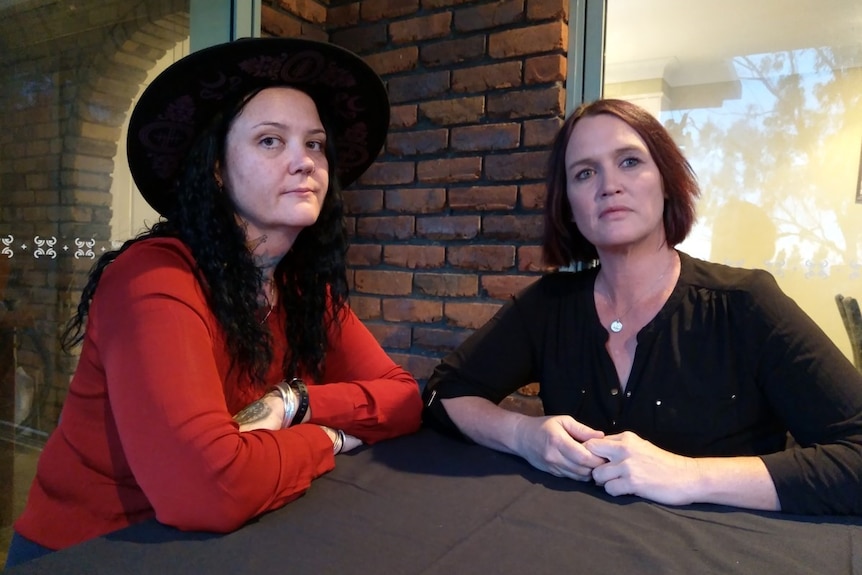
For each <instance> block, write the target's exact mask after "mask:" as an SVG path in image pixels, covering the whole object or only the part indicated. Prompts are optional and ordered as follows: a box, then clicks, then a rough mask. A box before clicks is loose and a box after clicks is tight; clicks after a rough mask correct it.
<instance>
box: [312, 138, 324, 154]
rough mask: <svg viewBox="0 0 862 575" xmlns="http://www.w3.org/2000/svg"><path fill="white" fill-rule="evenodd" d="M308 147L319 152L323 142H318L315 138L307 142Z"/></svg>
mask: <svg viewBox="0 0 862 575" xmlns="http://www.w3.org/2000/svg"><path fill="white" fill-rule="evenodd" d="M308 149H309V150H314V151H315V152H320V151H321V150H323V142H318V141H317V140H315V141H312V142H308Z"/></svg>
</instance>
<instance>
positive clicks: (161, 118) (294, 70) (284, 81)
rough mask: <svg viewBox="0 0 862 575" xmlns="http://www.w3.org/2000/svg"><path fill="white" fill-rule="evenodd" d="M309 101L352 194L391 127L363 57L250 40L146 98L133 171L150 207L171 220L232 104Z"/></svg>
mask: <svg viewBox="0 0 862 575" xmlns="http://www.w3.org/2000/svg"><path fill="white" fill-rule="evenodd" d="M271 86H290V87H294V88H297V89H299V90H302V91H303V92H305V93H307V94H308V95H309V96H311V98H312V99H313V100H314V101H315V103H316V104H317V107H318V110H320V111H321V113H322V114H323V115H325V116H326V117H327V119H328V120H329V123H331V124H332V125H331V127H330V128H331V131H332V132H333V133H332V134H330V136H331V137H333V139H334V141H335V148H336V151H337V169H336V173H337V175H338V179H339V182H340V183H341V185H342V186H343V187H346V186H348V185H349V184H350V183H352V182H353V181H355V180H356V179H357V178H358V177H359V176H361V175H362V173H363V172H365V170H366V169H368V167H369V166H370V165H371V164H372V163H373V162H374V160H375V158H376V157H377V154H378V153H379V152H380V149H381V148H382V147H383V143H384V141H385V140H386V132H387V130H388V127H389V98H388V95H387V93H386V88H385V86H384V85H383V82H382V80H381V79H380V77H379V76H378V75H377V74H376V73H375V72H374V71H373V70H372V69H371V67H370V66H368V64H366V63H365V62H364V61H363V60H362V59H361V58H360V57H359V56H357V55H356V54H354V53H353V52H350V51H348V50H345V49H344V48H341V47H339V46H336V45H334V44H327V43H324V42H316V41H312V40H305V39H300V38H246V39H242V40H236V41H234V42H230V43H227V44H219V45H217V46H212V47H209V48H204V49H202V50H199V51H197V52H193V53H191V54H189V55H188V56H185V57H184V58H182V59H180V60H178V61H176V62H174V63H173V64H171V65H170V66H169V67H168V68H167V69H165V71H163V72H162V73H161V74H159V75H158V76H157V77H156V78H155V79H154V80H153V81H152V82H151V83H150V85H149V86H148V87H147V88H146V90H144V92H143V94H142V95H141V97H140V99H139V100H138V103H137V105H136V106H135V108H134V110H133V111H132V115H131V118H130V119H129V133H128V140H127V151H128V158H129V168H130V170H131V173H132V177H133V178H134V180H135V184H136V185H137V186H138V189H139V190H140V192H141V194H142V195H143V196H144V199H145V200H146V201H147V203H149V204H150V205H151V206H152V207H153V208H154V209H155V210H156V211H157V212H159V213H160V214H163V215H165V214H166V213H168V212H169V211H170V209H171V207H172V205H173V203H174V201H175V199H174V198H175V185H176V180H177V176H178V175H179V171H180V169H181V167H182V165H183V162H184V161H185V158H186V156H187V154H188V152H189V149H190V148H191V145H192V143H193V142H194V141H195V139H196V138H197V136H198V134H200V132H201V131H202V129H203V128H204V127H205V126H206V125H207V124H208V123H209V122H210V121H211V120H212V118H213V117H214V116H215V114H216V113H217V112H218V111H219V110H220V109H221V107H222V106H223V105H224V104H225V102H226V101H227V100H229V99H230V98H234V97H237V96H239V95H242V94H246V93H248V92H250V91H252V90H254V89H260V88H267V87H271Z"/></svg>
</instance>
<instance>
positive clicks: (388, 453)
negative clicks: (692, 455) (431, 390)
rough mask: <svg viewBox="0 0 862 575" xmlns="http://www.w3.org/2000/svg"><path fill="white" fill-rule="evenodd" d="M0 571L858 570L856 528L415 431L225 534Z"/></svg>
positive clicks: (173, 535)
mask: <svg viewBox="0 0 862 575" xmlns="http://www.w3.org/2000/svg"><path fill="white" fill-rule="evenodd" d="M8 573H9V574H10V575H12V574H16V575H17V574H26V573H30V574H34V573H88V574H99V573H106V574H108V573H110V574H112V575H114V574H116V573H147V574H158V575H169V574H172V573H178V574H179V573H182V574H188V573H206V574H220V573H231V574H234V573H253V574H255V575H265V574H269V573H273V574H280V575H281V574H290V573H315V574H329V573H332V574H352V573H362V574H364V573H380V574H385V575H400V574H405V575H407V574H417V575H418V574H422V575H435V574H440V575H444V574H445V575H452V574H461V573H471V574H473V573H475V574H513V575H514V574H517V575H522V574H524V573H554V574H557V573H613V574H615V575H619V574H630V573H650V574H652V573H663V574H664V573H670V574H674V573H685V574H687V575H688V574H703V573H752V574H757V575H764V574H770V573H781V574H788V575H789V574H798V573H811V574H817V575H830V574H833V573H834V574H838V573H842V574H843V573H859V574H862V518H856V517H849V518H848V517H801V516H791V515H782V514H780V513H768V512H750V511H743V510H739V509H734V508H730V507H721V506H712V505H693V506H687V507H667V506H663V505H658V504H655V503H649V502H646V501H644V500H641V499H639V498H636V497H619V498H613V497H610V496H608V495H606V494H605V493H604V491H602V490H601V489H600V488H598V487H596V486H595V485H592V484H583V483H578V482H574V481H570V480H566V479H560V478H556V477H553V476H551V475H548V474H545V473H542V472H540V471H538V470H536V469H533V468H532V467H530V466H529V464H527V463H526V462H524V461H523V460H521V459H519V458H516V457H513V456H510V455H506V454H501V453H497V452H494V451H491V450H489V449H485V448H483V447H479V446H476V445H468V444H466V443H463V442H460V441H456V440H453V439H450V438H447V437H444V436H442V435H439V434H437V433H436V432H435V431H431V430H422V431H420V432H419V433H417V434H415V435H411V436H408V437H402V438H399V439H394V440H390V441H387V442H383V443H380V444H378V445H375V446H373V447H366V448H362V449H361V450H358V451H356V452H353V453H349V454H342V455H339V456H338V457H337V459H336V469H335V470H334V471H332V472H331V473H329V474H328V475H326V476H324V477H322V478H320V479H318V480H317V481H315V482H314V483H313V485H312V487H311V489H310V490H309V491H308V493H306V495H305V496H304V497H302V498H300V499H298V500H296V501H294V502H292V503H290V504H288V505H287V506H285V507H284V508H282V509H280V510H277V511H274V512H271V513H268V514H266V515H264V516H262V517H260V518H258V519H256V520H254V521H252V522H251V523H249V524H247V525H246V526H244V527H243V528H242V529H240V530H238V531H236V532H234V533H231V534H228V535H213V534H206V533H184V532H180V531H177V530H175V529H172V528H169V527H165V526H163V525H160V524H158V523H157V522H155V521H149V522H146V523H142V524H139V525H135V526H132V527H130V528H127V529H124V530H121V531H118V532H115V533H113V534H109V535H107V536H105V537H102V538H99V539H96V540H93V541H89V542H86V543H83V544H81V545H78V546H75V547H73V548H70V549H67V550H65V551H62V552H59V553H56V554H53V555H49V556H47V557H43V558H41V559H38V560H36V561H33V562H31V563H28V564H24V565H20V566H18V567H17V568H15V569H10V570H9V571H8Z"/></svg>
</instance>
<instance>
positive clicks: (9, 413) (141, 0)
mask: <svg viewBox="0 0 862 575" xmlns="http://www.w3.org/2000/svg"><path fill="white" fill-rule="evenodd" d="M188 11H189V2H188V0H131V1H128V0H127V1H124V2H120V1H110V0H106V1H102V2H68V1H64V0H6V1H4V2H0V104H2V109H3V114H0V564H2V562H3V561H4V559H5V550H6V547H7V544H8V536H9V534H10V532H11V528H10V525H11V521H12V519H13V518H14V517H15V516H17V514H18V513H20V510H21V506H22V504H23V499H24V497H25V494H26V491H27V488H28V486H29V482H30V478H31V477H32V473H33V471H34V465H35V456H34V454H37V453H38V450H39V448H40V446H41V443H42V442H43V441H44V439H45V437H47V434H48V433H50V432H51V431H52V430H53V429H54V427H55V425H56V422H57V420H58V418H59V417H60V409H61V406H62V403H63V399H64V398H65V395H66V391H67V389H68V382H69V378H70V377H71V374H72V373H73V371H74V367H75V363H76V361H77V359H76V358H75V357H70V356H68V355H66V354H65V353H63V352H62V351H61V350H60V349H59V339H58V334H59V333H60V331H61V329H62V326H63V324H64V323H65V322H66V320H67V318H68V317H69V316H70V312H71V311H72V309H73V308H74V306H76V305H77V302H78V300H79V299H80V292H79V289H80V286H83V285H84V278H85V275H86V272H87V271H88V270H89V268H90V266H91V265H92V264H93V261H94V259H95V258H96V257H98V255H100V254H101V253H102V251H104V250H106V249H109V248H110V239H111V237H112V235H111V227H112V218H113V215H112V203H113V201H112V192H111V185H112V181H114V180H118V179H122V178H121V175H122V173H123V172H125V171H126V170H127V167H126V164H125V161H122V162H120V161H119V160H115V155H116V154H117V150H118V149H120V148H121V147H123V146H124V142H122V141H121V132H122V126H123V124H124V123H125V121H126V119H127V116H128V113H129V110H130V109H131V107H132V100H133V98H134V97H135V96H136V94H137V93H138V92H139V88H140V85H141V84H142V83H143V82H145V81H146V78H147V74H148V72H149V70H150V69H152V68H153V67H154V66H155V65H156V62H157V61H159V59H161V58H163V57H164V56H165V55H166V54H171V53H172V51H174V50H175V47H176V46H177V44H178V43H180V42H182V41H183V40H185V39H186V38H187V37H188V33H189V31H188V29H189V25H188ZM127 193H128V192H127Z"/></svg>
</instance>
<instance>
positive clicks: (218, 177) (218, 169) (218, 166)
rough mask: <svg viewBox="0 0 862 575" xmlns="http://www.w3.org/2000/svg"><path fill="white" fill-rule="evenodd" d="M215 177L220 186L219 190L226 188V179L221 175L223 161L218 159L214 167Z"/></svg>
mask: <svg viewBox="0 0 862 575" xmlns="http://www.w3.org/2000/svg"><path fill="white" fill-rule="evenodd" d="M213 179H215V183H216V185H217V186H218V189H219V190H223V189H224V180H223V179H222V177H221V162H219V161H218V160H216V163H215V168H213Z"/></svg>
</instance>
